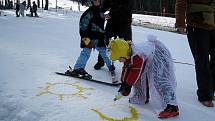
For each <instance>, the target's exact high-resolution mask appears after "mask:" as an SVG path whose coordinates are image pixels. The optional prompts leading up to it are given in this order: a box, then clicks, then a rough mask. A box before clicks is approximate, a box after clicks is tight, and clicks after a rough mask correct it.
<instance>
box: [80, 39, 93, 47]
mask: <svg viewBox="0 0 215 121" xmlns="http://www.w3.org/2000/svg"><path fill="white" fill-rule="evenodd" d="M81 41H83V42H84V44H85V45H86V46H88V45H89V44H90V41H91V40H90V38H82V39H81Z"/></svg>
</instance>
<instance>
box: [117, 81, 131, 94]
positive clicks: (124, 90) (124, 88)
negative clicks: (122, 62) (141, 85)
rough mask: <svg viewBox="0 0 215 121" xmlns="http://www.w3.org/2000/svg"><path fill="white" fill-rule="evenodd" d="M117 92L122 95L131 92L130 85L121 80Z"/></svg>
mask: <svg viewBox="0 0 215 121" xmlns="http://www.w3.org/2000/svg"><path fill="white" fill-rule="evenodd" d="M118 92H120V93H121V94H122V95H123V96H128V95H129V94H130V92H131V86H129V85H128V84H126V83H124V82H122V84H121V86H120V88H119V90H118Z"/></svg>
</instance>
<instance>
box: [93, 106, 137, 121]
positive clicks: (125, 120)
mask: <svg viewBox="0 0 215 121" xmlns="http://www.w3.org/2000/svg"><path fill="white" fill-rule="evenodd" d="M91 110H92V111H94V112H96V113H97V114H98V115H99V117H100V118H101V119H102V120H107V121H136V120H137V119H138V112H137V110H136V109H135V108H134V107H132V106H129V111H130V113H131V116H130V117H124V118H122V119H114V118H111V117H109V116H107V115H105V114H103V113H102V112H100V111H99V110H97V109H91Z"/></svg>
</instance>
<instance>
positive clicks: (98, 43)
mask: <svg viewBox="0 0 215 121" xmlns="http://www.w3.org/2000/svg"><path fill="white" fill-rule="evenodd" d="M91 3H92V6H90V7H89V8H88V9H87V10H86V11H85V12H84V13H83V14H82V16H81V18H80V23H79V27H80V31H79V32H80V36H81V48H83V49H82V51H81V53H80V56H79V58H78V60H77V61H76V64H75V65H74V69H69V70H67V71H66V74H68V75H71V76H75V77H80V76H82V77H84V78H87V79H91V78H92V76H91V75H90V74H88V73H87V72H86V71H85V66H86V64H87V61H88V59H89V57H90V54H91V51H92V48H94V49H96V50H98V51H99V53H100V54H101V56H102V58H103V59H104V61H105V63H106V65H107V67H108V69H109V71H110V72H111V74H112V75H114V74H115V73H114V70H115V68H114V66H113V65H112V62H111V60H110V59H109V57H108V55H107V48H106V45H105V42H104V33H105V31H104V22H105V17H104V14H103V13H102V12H101V11H100V4H101V0H91Z"/></svg>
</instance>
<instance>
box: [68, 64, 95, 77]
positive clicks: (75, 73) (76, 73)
mask: <svg viewBox="0 0 215 121" xmlns="http://www.w3.org/2000/svg"><path fill="white" fill-rule="evenodd" d="M65 74H66V75H68V76H72V77H77V78H83V79H87V80H91V79H92V76H91V75H90V74H88V73H87V72H86V71H85V70H84V69H83V68H79V69H72V68H71V67H70V69H69V70H67V71H66V72H65Z"/></svg>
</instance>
